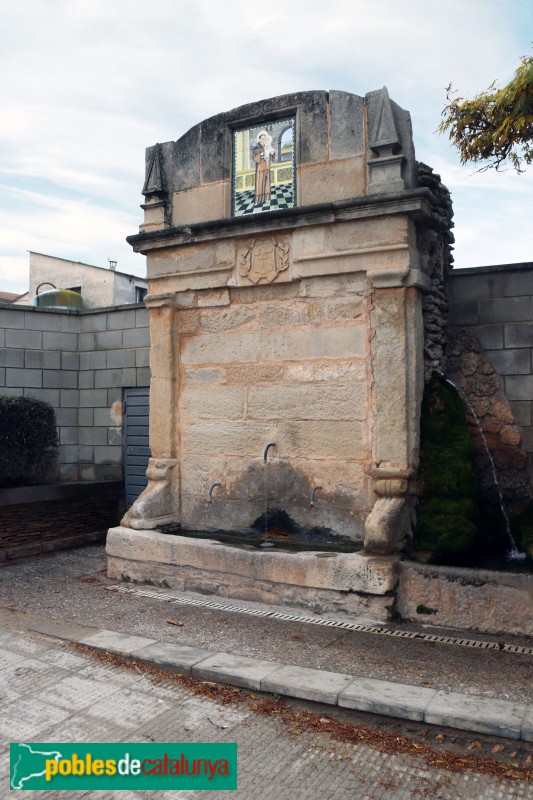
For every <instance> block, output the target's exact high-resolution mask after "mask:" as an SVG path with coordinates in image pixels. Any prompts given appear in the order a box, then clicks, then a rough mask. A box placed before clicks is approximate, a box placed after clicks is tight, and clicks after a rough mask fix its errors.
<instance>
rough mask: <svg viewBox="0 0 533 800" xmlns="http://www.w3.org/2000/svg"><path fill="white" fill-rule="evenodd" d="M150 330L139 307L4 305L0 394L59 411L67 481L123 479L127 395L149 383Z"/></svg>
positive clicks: (0, 311)
mask: <svg viewBox="0 0 533 800" xmlns="http://www.w3.org/2000/svg"><path fill="white" fill-rule="evenodd" d="M148 326H149V319H148V311H147V309H146V308H144V306H143V305H141V304H139V305H134V306H131V305H130V306H127V307H125V308H124V307H123V308H121V307H116V308H109V309H99V310H97V311H82V312H73V311H63V310H49V309H38V308H33V307H21V306H11V305H7V304H6V305H5V306H2V307H1V308H0V394H4V395H24V396H26V397H36V398H38V399H41V400H45V401H46V402H48V403H51V405H52V406H53V407H54V409H55V410H56V415H57V424H58V428H59V439H60V471H61V472H60V479H61V480H62V481H77V480H89V481H91V480H112V479H120V478H121V477H122V394H123V389H124V388H126V387H135V386H147V385H149V383H150V370H149V352H150V347H149V346H150V335H149V327H148Z"/></svg>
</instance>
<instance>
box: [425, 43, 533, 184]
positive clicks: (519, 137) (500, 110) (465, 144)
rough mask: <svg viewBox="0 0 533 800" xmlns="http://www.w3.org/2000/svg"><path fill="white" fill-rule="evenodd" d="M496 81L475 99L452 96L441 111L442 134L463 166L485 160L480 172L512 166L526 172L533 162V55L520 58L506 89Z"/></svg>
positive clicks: (451, 91) (449, 91)
mask: <svg viewBox="0 0 533 800" xmlns="http://www.w3.org/2000/svg"><path fill="white" fill-rule="evenodd" d="M496 83H497V82H496V81H494V82H493V83H492V84H491V85H490V86H489V87H488V89H485V91H483V92H480V93H479V94H477V95H475V97H473V98H472V100H468V99H465V98H463V97H452V96H451V95H452V93H453V90H452V86H451V84H450V86H448V89H447V99H448V105H447V106H446V108H445V109H444V111H443V112H442V116H443V120H442V122H441V124H440V126H439V128H438V130H439V133H445V132H448V134H449V137H450V139H451V141H452V142H453V144H454V145H455V146H456V147H457V149H458V150H459V155H460V158H461V163H462V164H465V163H468V162H473V163H479V162H483V161H486V162H488V163H486V164H485V165H484V166H482V167H480V169H479V172H484V171H485V170H487V169H491V168H493V167H494V168H495V169H496V170H498V169H499V168H500V167H502V166H504V165H505V164H506V163H510V164H511V165H512V166H513V167H514V168H515V170H516V171H517V172H524V170H525V167H526V166H527V165H529V164H531V162H532V161H533V56H524V57H522V58H521V64H520V66H519V67H518V69H517V70H516V72H515V74H514V77H513V79H512V80H511V81H509V83H508V84H507V86H504V87H503V89H498V88H497V85H496Z"/></svg>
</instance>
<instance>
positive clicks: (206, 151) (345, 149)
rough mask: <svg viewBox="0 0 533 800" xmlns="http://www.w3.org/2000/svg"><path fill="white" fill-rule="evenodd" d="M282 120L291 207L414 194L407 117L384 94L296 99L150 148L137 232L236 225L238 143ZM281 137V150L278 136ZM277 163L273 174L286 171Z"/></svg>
mask: <svg viewBox="0 0 533 800" xmlns="http://www.w3.org/2000/svg"><path fill="white" fill-rule="evenodd" d="M281 120H293V127H294V145H293V151H294V156H293V158H294V161H291V164H294V169H293V179H292V180H293V187H292V188H293V192H292V195H291V201H290V202H291V203H292V206H290V207H296V208H299V207H300V208H304V207H306V206H316V205H320V204H323V203H331V202H336V201H344V200H349V199H351V198H360V197H364V196H366V195H376V194H383V195H385V194H391V193H396V192H400V191H403V190H405V189H411V188H414V187H416V185H417V183H416V165H415V159H414V146H413V140H412V132H411V121H410V115H409V113H408V112H406V111H404V110H403V109H402V108H401V107H400V106H398V105H397V104H396V103H394V102H393V101H391V100H390V98H389V95H388V92H387V89H386V88H385V87H383V89H380V90H378V91H373V92H369V93H368V94H367V95H366V96H365V97H362V96H359V95H356V94H352V93H349V92H343V91H337V90H332V91H329V92H326V91H308V92H298V93H294V94H286V95H281V96H279V97H273V98H269V99H266V100H260V101H258V102H255V103H248V104H246V105H242V106H239V107H238V108H234V109H232V110H231V111H227V112H224V113H222V114H217V115H215V116H213V117H209V118H208V119H205V120H203V121H202V122H199V123H198V124H197V125H195V126H194V127H192V128H191V129H190V130H188V131H187V132H186V133H185V134H184V135H183V136H181V137H180V138H179V139H178V140H177V141H174V142H165V143H164V144H157V145H154V146H153V147H149V148H148V149H147V151H146V175H145V183H144V187H143V194H144V195H145V197H146V203H145V205H144V206H143V207H144V208H145V211H146V218H145V224H144V225H143V226H142V227H141V230H143V231H150V230H158V229H162V228H164V227H175V226H184V225H191V224H196V223H202V222H208V221H212V220H219V219H225V218H228V217H231V216H233V215H235V214H236V212H235V202H234V201H235V193H236V192H237V191H238V189H237V186H236V181H235V170H236V167H235V157H234V148H235V141H236V140H235V136H234V133H235V131H239V130H250V131H255V134H254V135H256V136H257V131H258V130H259V129H260V126H263V125H266V126H267V128H269V129H272V128H275V127H276V123H278V124H279V121H281ZM277 136H278V138H277V139H276V142H275V144H276V149H279V142H280V134H279V132H278V134H277ZM247 146H248V147H249V152H250V153H251V146H250V145H249V143H248V142H247ZM277 155H278V154H277ZM277 155H276V163H275V168H276V170H278V169H280V168H281V165H282V163H285V162H284V161H283V159H281V158H277ZM246 159H248V155H246ZM273 162H274V158H273ZM248 166H249V169H248V173H249V174H248V175H246V176H245V177H246V178H247V180H248V184H247V185H248V186H251V187H253V186H254V176H253V166H254V165H253V163H252V162H251V157H250V164H249V165H248ZM289 166H290V164H289ZM272 174H273V175H274V172H273V173H272ZM284 174H285V176H286V175H287V172H285V173H284ZM276 176H277V172H276ZM285 180H286V178H285ZM274 182H275V181H274V178H273V183H274ZM241 185H242V184H241ZM232 198H233V200H232ZM256 205H257V203H256ZM264 210H265V211H266V212H267V213H268V211H270V210H276V209H275V208H269V207H266V208H265V209H264ZM256 212H257V208H256V209H255V211H253V212H250V213H254V214H255V213H256ZM261 212H262V213H263V209H261ZM246 213H248V212H246Z"/></svg>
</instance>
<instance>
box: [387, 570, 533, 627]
mask: <svg viewBox="0 0 533 800" xmlns="http://www.w3.org/2000/svg"><path fill="white" fill-rule="evenodd" d="M399 571H400V582H399V588H398V594H397V606H396V607H397V610H398V611H399V613H400V614H401V616H402V617H403V618H404V619H406V620H409V621H416V622H426V623H428V624H430V625H435V626H436V627H443V628H456V629H458V630H473V631H480V632H482V633H491V634H499V633H512V634H516V635H523V636H533V575H531V574H514V573H510V572H492V571H489V570H479V569H465V568H464V567H436V566H429V565H426V564H415V563H413V562H412V561H402V562H400V564H399ZM417 609H418V610H417Z"/></svg>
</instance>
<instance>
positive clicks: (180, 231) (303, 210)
mask: <svg viewBox="0 0 533 800" xmlns="http://www.w3.org/2000/svg"><path fill="white" fill-rule="evenodd" d="M435 204H436V200H435V197H434V195H433V194H432V192H431V191H430V190H429V189H427V188H424V187H423V188H418V189H408V190H406V191H403V192H396V193H394V194H390V195H379V196H376V197H356V198H353V199H351V200H342V201H338V202H335V203H321V204H320V205H316V206H305V207H300V208H291V209H287V210H286V211H273V212H269V213H265V214H261V215H257V216H254V215H250V216H248V217H237V218H236V217H229V218H226V219H218V220H213V221H210V222H202V223H197V224H195V225H190V226H187V227H176V228H163V229H161V230H157V231H149V232H144V233H138V234H134V235H132V236H128V237H127V242H128V243H129V244H130V245H131V246H132V248H133V249H134V251H135V252H136V253H147V252H149V251H151V250H159V249H162V248H166V247H176V246H181V245H188V244H196V243H199V242H206V241H213V240H217V239H228V238H231V237H236V236H250V235H259V234H261V233H269V232H272V231H276V232H279V231H280V230H290V229H294V228H300V227H307V226H312V225H324V224H331V223H334V222H344V221H348V220H356V219H366V218H369V217H382V216H389V215H395V214H408V215H409V216H411V217H413V218H414V219H416V220H419V219H424V218H428V217H430V215H431V212H432V207H433V206H434V205H435Z"/></svg>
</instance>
